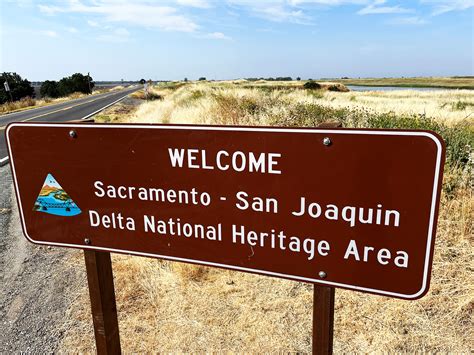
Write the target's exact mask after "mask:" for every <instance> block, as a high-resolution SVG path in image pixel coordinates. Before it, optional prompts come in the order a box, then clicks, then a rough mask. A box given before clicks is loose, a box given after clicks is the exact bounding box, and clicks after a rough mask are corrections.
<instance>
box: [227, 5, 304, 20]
mask: <svg viewBox="0 0 474 355" xmlns="http://www.w3.org/2000/svg"><path fill="white" fill-rule="evenodd" d="M228 2H229V4H230V5H232V6H238V7H241V8H244V9H245V10H247V11H248V12H249V13H250V14H251V15H253V16H256V17H260V18H263V19H265V20H268V21H273V22H290V23H297V24H302V25H309V24H311V18H310V17H309V16H308V15H306V14H305V13H304V11H303V10H302V9H300V8H297V7H295V6H293V5H292V4H290V3H286V2H285V1H278V0H267V1H252V0H229V1H228Z"/></svg>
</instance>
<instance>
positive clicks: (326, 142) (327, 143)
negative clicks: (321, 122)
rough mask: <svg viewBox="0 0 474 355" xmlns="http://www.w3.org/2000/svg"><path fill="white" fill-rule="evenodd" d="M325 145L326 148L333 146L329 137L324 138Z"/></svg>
mask: <svg viewBox="0 0 474 355" xmlns="http://www.w3.org/2000/svg"><path fill="white" fill-rule="evenodd" d="M323 144H324V145H325V146H328V145H331V139H330V138H329V137H324V139H323Z"/></svg>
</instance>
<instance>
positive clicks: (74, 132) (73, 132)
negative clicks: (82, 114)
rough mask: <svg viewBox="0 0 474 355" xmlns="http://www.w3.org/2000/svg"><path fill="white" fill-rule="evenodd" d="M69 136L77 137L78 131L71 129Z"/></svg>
mask: <svg viewBox="0 0 474 355" xmlns="http://www.w3.org/2000/svg"><path fill="white" fill-rule="evenodd" d="M69 137H71V138H76V137H77V133H76V131H75V130H73V129H71V130H70V131H69Z"/></svg>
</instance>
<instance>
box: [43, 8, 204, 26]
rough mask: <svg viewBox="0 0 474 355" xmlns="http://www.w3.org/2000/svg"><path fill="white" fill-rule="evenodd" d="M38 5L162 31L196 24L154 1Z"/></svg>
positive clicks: (52, 12) (60, 11)
mask: <svg viewBox="0 0 474 355" xmlns="http://www.w3.org/2000/svg"><path fill="white" fill-rule="evenodd" d="M39 9H40V11H42V12H44V13H46V14H49V15H53V14H55V13H82V14H89V15H96V16H102V17H103V19H104V21H107V22H111V23H121V24H129V25H134V26H141V27H149V28H158V29H161V30H165V31H179V32H194V31H196V30H197V29H198V27H199V26H198V25H197V24H195V23H194V22H193V21H192V20H191V19H190V18H188V17H186V16H184V15H182V14H180V13H179V12H178V10H177V9H176V8H174V7H170V6H162V5H157V4H155V3H152V2H148V1H143V0H142V1H135V2H133V3H128V2H124V1H117V0H95V1H93V2H91V3H86V4H85V3H83V2H81V1H79V0H69V2H68V3H67V4H66V5H65V6H63V7H58V6H49V5H39Z"/></svg>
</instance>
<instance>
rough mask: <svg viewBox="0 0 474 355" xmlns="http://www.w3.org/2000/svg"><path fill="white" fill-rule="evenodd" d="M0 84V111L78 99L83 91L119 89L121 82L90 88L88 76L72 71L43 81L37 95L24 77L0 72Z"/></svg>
mask: <svg viewBox="0 0 474 355" xmlns="http://www.w3.org/2000/svg"><path fill="white" fill-rule="evenodd" d="M5 81H7V82H8V86H9V87H10V92H7V91H6V90H5V86H4V83H5ZM0 85H1V86H0V114H6V113H10V112H15V111H21V110H26V109H30V108H34V107H40V106H46V105H50V104H55V103H58V102H62V101H68V100H73V99H78V98H81V97H84V96H86V95H91V94H102V93H106V92H109V91H116V90H119V89H123V87H122V86H116V87H114V88H101V89H98V90H93V89H94V86H95V83H94V81H93V79H92V77H90V76H89V75H83V74H81V73H75V74H73V75H71V76H69V77H64V78H62V79H61V80H59V81H54V80H46V81H44V82H43V83H42V85H41V88H40V95H41V99H38V98H36V97H35V90H34V88H33V87H32V86H31V83H30V82H29V81H28V80H27V79H23V78H22V77H21V76H20V75H18V74H17V73H2V74H0Z"/></svg>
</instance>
